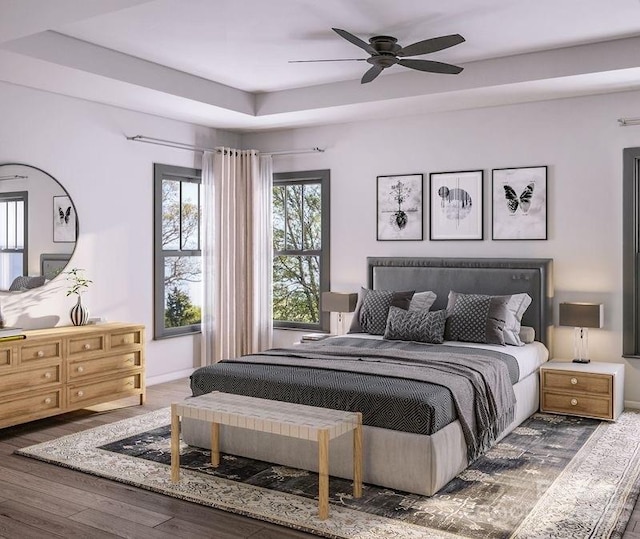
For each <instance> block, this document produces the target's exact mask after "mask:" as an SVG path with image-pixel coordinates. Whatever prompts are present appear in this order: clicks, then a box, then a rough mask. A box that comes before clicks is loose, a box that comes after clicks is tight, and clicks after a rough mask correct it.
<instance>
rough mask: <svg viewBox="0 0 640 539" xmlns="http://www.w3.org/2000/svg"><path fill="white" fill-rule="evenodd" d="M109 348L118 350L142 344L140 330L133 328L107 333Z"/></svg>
mask: <svg viewBox="0 0 640 539" xmlns="http://www.w3.org/2000/svg"><path fill="white" fill-rule="evenodd" d="M108 337H109V348H110V349H111V350H118V349H119V348H130V347H132V346H139V345H141V344H142V338H143V337H142V330H140V329H134V330H128V331H119V332H113V333H110V334H109V336H108Z"/></svg>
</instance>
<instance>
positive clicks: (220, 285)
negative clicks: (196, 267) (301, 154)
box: [202, 148, 273, 365]
mask: <svg viewBox="0 0 640 539" xmlns="http://www.w3.org/2000/svg"><path fill="white" fill-rule="evenodd" d="M202 183H203V253H202V260H203V281H204V283H203V290H204V302H203V315H202V364H204V365H208V364H211V363H215V362H217V361H220V360H222V359H227V358H230V357H236V356H240V355H243V354H250V353H253V352H259V351H261V350H265V349H266V348H269V347H270V346H271V338H272V330H273V322H272V309H271V281H272V263H273V261H272V253H273V250H272V239H271V226H272V223H271V190H272V165H271V157H270V156H259V155H258V152H257V151H255V150H234V149H231V148H220V149H219V150H218V151H216V152H215V153H213V154H211V153H205V154H204V156H203V163H202Z"/></svg>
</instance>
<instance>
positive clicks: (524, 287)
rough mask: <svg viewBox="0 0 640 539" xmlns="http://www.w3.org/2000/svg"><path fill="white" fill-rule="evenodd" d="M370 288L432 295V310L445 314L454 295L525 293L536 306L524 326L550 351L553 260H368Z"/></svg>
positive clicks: (532, 306)
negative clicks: (434, 294) (434, 300)
mask: <svg viewBox="0 0 640 539" xmlns="http://www.w3.org/2000/svg"><path fill="white" fill-rule="evenodd" d="M367 267H368V271H367V274H368V286H369V288H377V289H381V290H398V291H400V290H415V291H416V292H420V291H425V290H432V291H433V292H435V293H436V294H437V295H438V299H437V300H436V302H435V304H434V305H433V307H431V309H432V310H435V309H444V308H445V307H446V306H447V296H448V294H449V291H450V290H455V291H456V292H462V293H475V294H490V295H506V294H517V293H522V292H526V293H527V294H529V295H530V296H531V299H532V302H531V305H530V306H529V308H528V309H527V311H526V312H525V313H524V317H523V319H522V324H523V325H525V326H531V327H533V328H534V329H535V330H536V340H539V341H540V342H542V343H544V344H545V345H546V346H547V347H548V348H550V346H551V343H550V338H551V335H550V331H549V328H550V326H551V325H552V322H553V318H552V307H553V281H552V270H553V261H552V260H550V259H540V258H529V259H527V258H413V257H410V258H387V257H369V258H367Z"/></svg>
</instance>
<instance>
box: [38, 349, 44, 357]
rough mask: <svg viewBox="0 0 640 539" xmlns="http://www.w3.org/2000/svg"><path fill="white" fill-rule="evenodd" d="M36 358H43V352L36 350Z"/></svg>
mask: <svg viewBox="0 0 640 539" xmlns="http://www.w3.org/2000/svg"><path fill="white" fill-rule="evenodd" d="M36 356H38V357H44V352H43V351H42V350H38V351H37V352H36Z"/></svg>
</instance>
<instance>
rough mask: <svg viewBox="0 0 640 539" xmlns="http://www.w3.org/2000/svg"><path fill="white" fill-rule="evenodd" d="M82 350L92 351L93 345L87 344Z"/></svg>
mask: <svg viewBox="0 0 640 539" xmlns="http://www.w3.org/2000/svg"><path fill="white" fill-rule="evenodd" d="M82 348H84V349H85V350H90V349H91V345H90V344H89V343H86V344H85V345H84V346H83V347H82Z"/></svg>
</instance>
